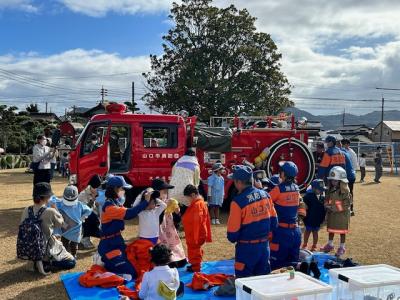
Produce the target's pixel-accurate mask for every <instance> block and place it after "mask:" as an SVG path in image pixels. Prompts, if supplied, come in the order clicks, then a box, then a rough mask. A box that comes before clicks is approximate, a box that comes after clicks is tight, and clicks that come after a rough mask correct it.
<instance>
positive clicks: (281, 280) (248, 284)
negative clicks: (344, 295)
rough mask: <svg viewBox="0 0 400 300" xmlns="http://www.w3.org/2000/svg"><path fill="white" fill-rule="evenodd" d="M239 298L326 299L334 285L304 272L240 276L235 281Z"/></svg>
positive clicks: (269, 299) (277, 299) (240, 299)
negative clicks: (293, 274) (291, 277)
mask: <svg viewBox="0 0 400 300" xmlns="http://www.w3.org/2000/svg"><path fill="white" fill-rule="evenodd" d="M235 285H236V299H238V300H261V299H262V300H293V299H296V300H325V299H330V298H331V292H332V287H331V286H329V285H327V284H325V283H323V282H321V281H318V280H316V279H314V278H312V277H310V276H307V275H305V274H303V273H300V272H296V273H295V276H294V278H293V279H290V275H289V273H283V274H277V275H265V276H255V277H248V278H239V279H236V281H235Z"/></svg>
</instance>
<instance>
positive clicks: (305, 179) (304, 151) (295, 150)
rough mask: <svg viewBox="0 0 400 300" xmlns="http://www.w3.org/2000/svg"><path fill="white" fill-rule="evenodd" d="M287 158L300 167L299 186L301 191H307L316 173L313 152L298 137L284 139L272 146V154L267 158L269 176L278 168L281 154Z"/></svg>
mask: <svg viewBox="0 0 400 300" xmlns="http://www.w3.org/2000/svg"><path fill="white" fill-rule="evenodd" d="M282 155H283V156H284V159H285V160H291V161H293V162H294V163H296V165H297V167H298V168H299V175H298V179H299V183H298V184H299V187H300V189H301V191H305V190H306V188H307V186H308V185H309V184H310V183H311V181H312V180H313V178H314V174H315V162H314V157H313V155H312V152H311V151H310V149H309V148H308V146H307V145H306V144H304V143H303V142H302V141H300V140H298V139H294V138H293V139H291V140H289V139H282V140H279V141H278V142H276V143H275V144H273V145H272V146H271V147H270V155H269V156H268V158H267V161H266V166H265V171H266V172H267V175H268V177H271V176H272V175H274V173H276V172H272V170H277V168H278V163H279V161H280V160H281V156H282Z"/></svg>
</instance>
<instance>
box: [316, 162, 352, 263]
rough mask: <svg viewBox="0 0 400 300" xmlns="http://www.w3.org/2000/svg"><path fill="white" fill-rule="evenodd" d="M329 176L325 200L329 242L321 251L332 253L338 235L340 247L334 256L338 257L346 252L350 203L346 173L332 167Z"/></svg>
mask: <svg viewBox="0 0 400 300" xmlns="http://www.w3.org/2000/svg"><path fill="white" fill-rule="evenodd" d="M329 174H330V176H329V177H328V180H329V188H328V192H327V193H326V200H325V207H326V209H327V227H328V232H329V240H328V243H327V244H326V245H325V246H324V247H322V248H321V250H322V251H324V252H326V253H328V252H330V251H332V250H333V249H334V246H333V239H334V237H335V233H339V234H340V246H339V248H338V249H337V252H336V256H338V257H340V256H342V255H343V254H344V253H345V252H346V248H345V242H346V234H347V233H348V232H349V225H350V206H351V202H352V201H351V194H350V189H349V187H348V185H347V183H348V180H347V176H346V171H345V170H344V169H343V168H342V167H333V168H332V169H331V170H330V171H329Z"/></svg>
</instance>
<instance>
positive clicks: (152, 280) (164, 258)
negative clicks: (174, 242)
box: [139, 244, 183, 300]
mask: <svg viewBox="0 0 400 300" xmlns="http://www.w3.org/2000/svg"><path fill="white" fill-rule="evenodd" d="M150 255H151V262H152V263H153V264H154V269H153V270H151V271H149V272H146V273H145V274H144V276H143V281H142V285H141V288H140V291H139V297H140V299H144V300H147V299H148V300H157V299H160V300H164V299H176V297H177V296H180V295H181V294H182V293H183V284H182V283H180V281H179V273H178V270H177V269H175V268H170V267H169V266H168V264H169V263H170V262H171V250H170V249H168V247H167V246H165V245H162V244H158V245H156V246H154V248H153V249H151V250H150Z"/></svg>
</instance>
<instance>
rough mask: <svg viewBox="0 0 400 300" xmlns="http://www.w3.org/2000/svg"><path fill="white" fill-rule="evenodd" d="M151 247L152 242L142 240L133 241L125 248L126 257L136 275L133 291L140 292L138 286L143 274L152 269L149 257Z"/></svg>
mask: <svg viewBox="0 0 400 300" xmlns="http://www.w3.org/2000/svg"><path fill="white" fill-rule="evenodd" d="M152 247H153V243H152V242H150V241H149V240H142V239H139V240H136V241H133V242H132V243H130V244H129V245H128V246H127V247H126V256H127V258H128V260H129V262H130V263H131V264H132V265H133V267H134V268H135V271H136V273H137V278H136V280H135V289H136V290H137V291H139V290H140V284H141V283H142V279H143V275H144V273H146V272H148V271H150V270H151V269H153V264H152V262H151V255H150V249H151V248H152Z"/></svg>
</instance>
